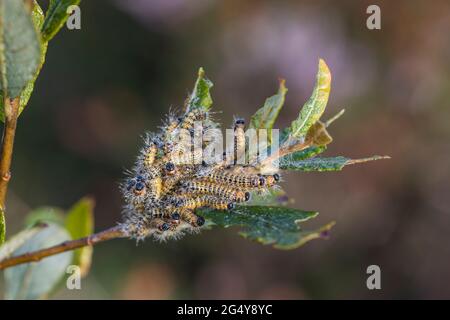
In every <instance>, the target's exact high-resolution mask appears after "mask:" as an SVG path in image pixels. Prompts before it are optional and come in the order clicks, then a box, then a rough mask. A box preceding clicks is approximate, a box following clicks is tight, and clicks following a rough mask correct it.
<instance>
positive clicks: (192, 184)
mask: <svg viewBox="0 0 450 320" xmlns="http://www.w3.org/2000/svg"><path fill="white" fill-rule="evenodd" d="M181 185H182V186H183V187H184V189H186V191H187V192H191V193H206V194H211V195H214V196H217V197H220V198H225V199H228V200H230V201H235V202H244V201H248V200H250V192H248V191H247V192H245V191H241V190H237V189H235V188H231V187H228V186H226V185H223V184H222V185H219V184H215V183H211V182H204V181H196V180H192V181H185V182H184V183H182V184H181Z"/></svg>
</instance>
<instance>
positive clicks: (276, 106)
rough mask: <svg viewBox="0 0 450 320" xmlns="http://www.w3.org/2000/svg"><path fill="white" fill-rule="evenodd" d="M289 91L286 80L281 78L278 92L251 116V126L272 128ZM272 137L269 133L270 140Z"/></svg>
mask: <svg viewBox="0 0 450 320" xmlns="http://www.w3.org/2000/svg"><path fill="white" fill-rule="evenodd" d="M287 91H288V89H287V88H286V86H285V80H284V79H281V80H280V86H279V89H278V93H277V94H275V95H273V96H271V97H269V98H267V99H266V101H265V102H264V106H263V107H261V108H260V109H259V110H258V111H256V113H255V114H254V115H253V116H252V117H251V118H250V126H249V128H251V129H267V130H271V129H272V128H273V125H274V123H275V121H276V119H277V117H278V114H279V113H280V111H281V108H282V107H283V104H284V100H285V97H286V93H287ZM271 137H272V135H270V134H268V138H269V141H270V139H271Z"/></svg>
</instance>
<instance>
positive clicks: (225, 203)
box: [172, 195, 235, 210]
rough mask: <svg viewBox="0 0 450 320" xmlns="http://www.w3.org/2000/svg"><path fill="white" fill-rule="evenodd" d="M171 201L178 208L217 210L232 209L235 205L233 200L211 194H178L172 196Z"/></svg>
mask: <svg viewBox="0 0 450 320" xmlns="http://www.w3.org/2000/svg"><path fill="white" fill-rule="evenodd" d="M172 202H173V203H174V204H175V206H176V207H178V208H183V209H197V208H202V207H210V208H212V209H217V210H232V209H234V207H235V204H234V202H232V201H229V200H227V199H223V198H219V197H215V196H212V195H202V196H197V197H196V196H195V195H194V196H192V195H191V197H190V196H189V195H185V196H178V197H174V198H172Z"/></svg>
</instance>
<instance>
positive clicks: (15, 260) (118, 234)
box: [0, 226, 125, 270]
mask: <svg viewBox="0 0 450 320" xmlns="http://www.w3.org/2000/svg"><path fill="white" fill-rule="evenodd" d="M123 237H125V234H124V232H123V231H122V228H121V227H120V226H116V227H112V228H109V229H106V230H104V231H101V232H98V233H94V234H91V235H90V236H88V237H85V238H81V239H77V240H72V241H65V242H63V243H60V244H57V245H55V246H53V247H50V248H45V249H41V250H38V251H33V252H28V253H24V254H22V255H19V256H15V257H10V258H7V259H5V260H3V261H0V270H3V269H6V268H9V267H12V266H15V265H18V264H22V263H28V262H36V261H40V260H41V259H43V258H45V257H49V256H53V255H55V254H59V253H62V252H66V251H70V250H75V249H78V248H81V247H85V246H93V245H95V244H97V243H99V242H103V241H108V240H112V239H116V238H123Z"/></svg>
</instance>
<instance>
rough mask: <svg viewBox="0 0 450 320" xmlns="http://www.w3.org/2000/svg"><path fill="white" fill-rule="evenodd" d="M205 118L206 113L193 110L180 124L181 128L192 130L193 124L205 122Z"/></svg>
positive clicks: (200, 110)
mask: <svg viewBox="0 0 450 320" xmlns="http://www.w3.org/2000/svg"><path fill="white" fill-rule="evenodd" d="M207 117H208V113H207V112H205V111H204V110H202V109H194V110H192V111H189V112H188V113H187V114H186V116H185V117H184V118H183V120H182V122H181V128H182V129H187V130H189V129H193V128H194V122H196V121H203V120H206V119H207Z"/></svg>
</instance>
